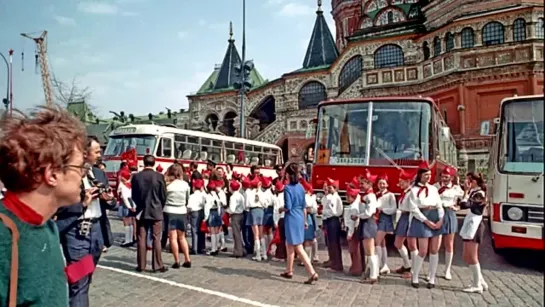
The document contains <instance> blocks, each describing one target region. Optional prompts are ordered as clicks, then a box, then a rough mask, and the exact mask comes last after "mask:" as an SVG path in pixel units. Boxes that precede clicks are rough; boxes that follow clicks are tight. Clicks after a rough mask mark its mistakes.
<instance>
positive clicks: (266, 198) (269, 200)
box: [257, 189, 274, 208]
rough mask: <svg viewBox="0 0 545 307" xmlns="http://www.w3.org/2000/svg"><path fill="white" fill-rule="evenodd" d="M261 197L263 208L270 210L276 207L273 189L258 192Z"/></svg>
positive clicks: (260, 201)
mask: <svg viewBox="0 0 545 307" xmlns="http://www.w3.org/2000/svg"><path fill="white" fill-rule="evenodd" d="M257 195H258V197H259V203H260V204H261V207H263V208H269V207H273V206H274V195H273V193H272V191H271V189H265V190H261V191H259V192H257Z"/></svg>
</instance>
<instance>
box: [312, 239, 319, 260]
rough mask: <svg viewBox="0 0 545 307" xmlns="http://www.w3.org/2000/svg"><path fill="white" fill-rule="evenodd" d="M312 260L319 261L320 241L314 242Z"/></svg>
mask: <svg viewBox="0 0 545 307" xmlns="http://www.w3.org/2000/svg"><path fill="white" fill-rule="evenodd" d="M311 260H315V261H318V240H316V238H314V240H313V241H312V258H311Z"/></svg>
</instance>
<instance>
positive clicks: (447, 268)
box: [445, 252, 454, 274]
mask: <svg viewBox="0 0 545 307" xmlns="http://www.w3.org/2000/svg"><path fill="white" fill-rule="evenodd" d="M453 256H454V254H453V253H449V252H445V274H450V267H451V266H452V258H453Z"/></svg>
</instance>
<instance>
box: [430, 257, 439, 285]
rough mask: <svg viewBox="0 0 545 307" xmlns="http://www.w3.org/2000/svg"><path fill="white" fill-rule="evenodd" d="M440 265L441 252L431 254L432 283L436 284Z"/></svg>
mask: <svg viewBox="0 0 545 307" xmlns="http://www.w3.org/2000/svg"><path fill="white" fill-rule="evenodd" d="M438 265H439V254H430V267H429V272H428V274H429V276H430V280H429V283H430V284H435V274H436V273H437V266H438Z"/></svg>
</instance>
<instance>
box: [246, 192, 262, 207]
mask: <svg viewBox="0 0 545 307" xmlns="http://www.w3.org/2000/svg"><path fill="white" fill-rule="evenodd" d="M246 208H247V209H251V208H263V207H262V205H261V202H260V201H259V194H258V193H257V191H256V190H255V189H248V190H246Z"/></svg>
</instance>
